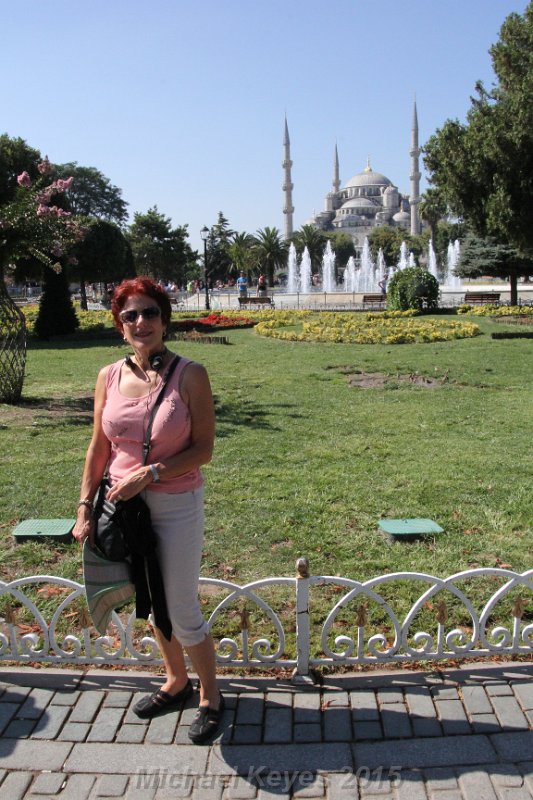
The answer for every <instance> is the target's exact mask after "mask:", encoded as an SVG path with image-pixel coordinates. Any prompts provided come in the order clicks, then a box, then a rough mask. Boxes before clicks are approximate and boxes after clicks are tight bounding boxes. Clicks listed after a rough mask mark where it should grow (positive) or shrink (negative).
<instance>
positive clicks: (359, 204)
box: [341, 197, 378, 209]
mask: <svg viewBox="0 0 533 800" xmlns="http://www.w3.org/2000/svg"><path fill="white" fill-rule="evenodd" d="M377 205H378V203H376V201H375V200H372V198H371V197H351V198H350V199H349V200H346V201H345V202H344V203H343V204H342V206H341V208H358V209H359V208H376V207H377Z"/></svg>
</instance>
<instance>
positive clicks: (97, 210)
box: [52, 161, 128, 226]
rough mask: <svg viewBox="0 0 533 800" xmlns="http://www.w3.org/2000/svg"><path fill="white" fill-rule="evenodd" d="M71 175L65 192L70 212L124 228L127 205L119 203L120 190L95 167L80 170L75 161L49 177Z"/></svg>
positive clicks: (61, 166) (54, 170) (120, 201)
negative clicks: (71, 181)
mask: <svg viewBox="0 0 533 800" xmlns="http://www.w3.org/2000/svg"><path fill="white" fill-rule="evenodd" d="M61 175H72V176H73V178H74V182H73V184H72V188H71V190H70V192H69V203H70V209H71V210H72V211H73V212H74V213H75V214H79V215H81V216H84V217H97V218H98V219H104V220H107V221H108V222H114V223H116V224H117V225H120V226H122V225H124V223H125V222H126V221H127V218H128V212H127V205H128V204H127V203H126V202H125V201H124V200H123V199H122V190H121V189H119V188H118V187H117V186H113V184H112V183H111V182H110V181H109V179H108V178H106V177H105V175H103V174H102V173H101V172H100V170H98V169H96V168H95V167H80V166H79V165H78V164H77V163H76V162H75V161H72V162H69V163H68V164H58V165H57V166H55V167H54V169H53V172H52V177H59V176H61Z"/></svg>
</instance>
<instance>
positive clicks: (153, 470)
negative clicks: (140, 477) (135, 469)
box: [148, 464, 159, 483]
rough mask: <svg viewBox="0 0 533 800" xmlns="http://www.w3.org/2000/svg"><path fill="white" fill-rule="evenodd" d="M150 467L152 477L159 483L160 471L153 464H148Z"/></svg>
mask: <svg viewBox="0 0 533 800" xmlns="http://www.w3.org/2000/svg"><path fill="white" fill-rule="evenodd" d="M148 466H149V467H150V472H151V473H152V478H153V479H154V483H159V472H158V471H157V469H156V468H155V466H154V465H153V464H148Z"/></svg>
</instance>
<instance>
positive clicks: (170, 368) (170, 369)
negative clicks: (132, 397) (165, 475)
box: [142, 356, 180, 467]
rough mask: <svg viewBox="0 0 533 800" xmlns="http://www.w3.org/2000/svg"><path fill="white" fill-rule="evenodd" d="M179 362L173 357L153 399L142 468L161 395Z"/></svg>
mask: <svg viewBox="0 0 533 800" xmlns="http://www.w3.org/2000/svg"><path fill="white" fill-rule="evenodd" d="M179 360H180V356H175V358H174V360H173V361H171V363H170V364H169V366H168V369H167V371H166V374H165V376H164V377H163V379H162V385H161V389H160V390H159V394H158V395H157V397H156V399H155V403H154V405H153V406H152V411H151V412H150V419H149V420H148V425H147V427H146V434H145V437H144V442H143V460H142V463H143V467H144V465H145V464H146V461H147V459H148V454H149V452H150V448H151V446H152V445H151V443H150V439H151V438H152V425H153V422H154V418H155V415H156V413H157V409H158V408H159V406H160V405H161V402H162V400H163V395H164V393H165V389H166V388H167V383H168V382H169V380H170V377H171V376H172V373H173V372H174V370H175V369H176V367H177V366H178V361H179Z"/></svg>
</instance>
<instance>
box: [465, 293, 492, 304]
mask: <svg viewBox="0 0 533 800" xmlns="http://www.w3.org/2000/svg"><path fill="white" fill-rule="evenodd" d="M499 302H500V293H499V292H466V293H465V303H468V304H469V305H476V306H480V305H485V303H495V304H496V305H497V304H498V303H499Z"/></svg>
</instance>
